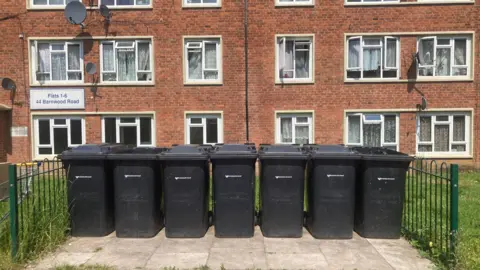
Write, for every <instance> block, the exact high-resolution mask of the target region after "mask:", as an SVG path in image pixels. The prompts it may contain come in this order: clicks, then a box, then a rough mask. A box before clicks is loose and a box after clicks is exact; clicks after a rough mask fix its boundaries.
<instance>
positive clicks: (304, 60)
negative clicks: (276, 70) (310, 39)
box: [295, 51, 310, 78]
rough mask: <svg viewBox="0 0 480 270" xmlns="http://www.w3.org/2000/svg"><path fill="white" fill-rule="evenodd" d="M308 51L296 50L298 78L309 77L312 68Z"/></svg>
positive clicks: (296, 72)
mask: <svg viewBox="0 0 480 270" xmlns="http://www.w3.org/2000/svg"><path fill="white" fill-rule="evenodd" d="M308 55H309V52H308V51H296V52H295V77H296V78H308V77H309V76H308V73H309V70H310V67H309V66H310V62H309V57H308Z"/></svg>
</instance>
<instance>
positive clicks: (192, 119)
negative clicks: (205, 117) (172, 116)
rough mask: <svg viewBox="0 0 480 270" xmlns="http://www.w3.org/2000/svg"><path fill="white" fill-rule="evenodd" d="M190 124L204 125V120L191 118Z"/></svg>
mask: <svg viewBox="0 0 480 270" xmlns="http://www.w3.org/2000/svg"><path fill="white" fill-rule="evenodd" d="M190 123H191V124H201V123H202V118H190Z"/></svg>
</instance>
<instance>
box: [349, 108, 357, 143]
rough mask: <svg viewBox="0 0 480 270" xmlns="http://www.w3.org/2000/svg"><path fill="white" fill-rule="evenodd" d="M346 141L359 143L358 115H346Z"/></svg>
mask: <svg viewBox="0 0 480 270" xmlns="http://www.w3.org/2000/svg"><path fill="white" fill-rule="evenodd" d="M348 142H349V143H360V115H351V116H349V117H348Z"/></svg>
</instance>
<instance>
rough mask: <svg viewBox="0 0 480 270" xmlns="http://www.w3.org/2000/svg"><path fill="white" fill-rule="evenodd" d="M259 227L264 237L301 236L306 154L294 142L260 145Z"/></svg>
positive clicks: (303, 149)
mask: <svg viewBox="0 0 480 270" xmlns="http://www.w3.org/2000/svg"><path fill="white" fill-rule="evenodd" d="M258 152H259V160H260V194H261V196H260V197H261V205H262V211H261V217H260V228H261V230H262V233H263V235H264V236H265V237H302V232H303V220H304V213H303V206H304V186H305V166H306V163H307V158H308V153H307V152H306V151H305V148H303V147H300V146H294V145H260V150H259V151H258Z"/></svg>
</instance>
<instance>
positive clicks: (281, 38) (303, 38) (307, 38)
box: [275, 34, 315, 84]
mask: <svg viewBox="0 0 480 270" xmlns="http://www.w3.org/2000/svg"><path fill="white" fill-rule="evenodd" d="M290 40H294V41H298V42H301V43H304V42H309V44H310V51H309V52H310V53H309V55H310V59H309V68H310V69H309V77H308V78H280V53H283V55H285V48H286V47H287V46H283V52H280V49H279V47H280V42H284V43H285V44H286V41H290ZM295 51H296V50H295V43H294V46H293V74H295ZM314 65H315V35H314V34H307V35H303V34H301V35H275V83H277V84H289V83H293V84H295V83H314V82H315V79H314V78H315V75H314V73H315V67H314Z"/></svg>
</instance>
